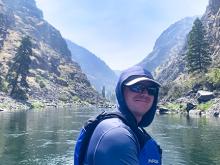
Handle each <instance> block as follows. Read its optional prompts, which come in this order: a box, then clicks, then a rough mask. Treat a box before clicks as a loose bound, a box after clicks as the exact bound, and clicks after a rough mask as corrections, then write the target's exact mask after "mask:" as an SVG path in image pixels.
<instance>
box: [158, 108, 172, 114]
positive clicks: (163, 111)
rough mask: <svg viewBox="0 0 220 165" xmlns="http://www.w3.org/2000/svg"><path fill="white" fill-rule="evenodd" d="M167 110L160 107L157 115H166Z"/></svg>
mask: <svg viewBox="0 0 220 165" xmlns="http://www.w3.org/2000/svg"><path fill="white" fill-rule="evenodd" d="M169 111H170V110H169V109H167V108H162V107H160V108H159V110H158V112H159V114H161V115H162V114H168V113H169Z"/></svg>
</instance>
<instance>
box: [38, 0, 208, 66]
mask: <svg viewBox="0 0 220 165" xmlns="http://www.w3.org/2000/svg"><path fill="white" fill-rule="evenodd" d="M36 2H37V6H38V7H39V8H40V9H41V10H42V11H43V13H44V18H45V20H47V21H48V22H49V23H50V24H52V25H53V26H54V27H56V28H57V29H58V30H59V31H60V32H61V34H62V35H63V36H64V37H65V38H68V39H70V40H72V41H73V42H74V43H76V44H78V45H80V46H82V47H84V48H86V49H88V50H89V51H91V52H92V53H94V54H95V55H96V56H98V57H100V58H101V59H102V60H104V61H105V62H106V64H108V65H109V66H110V67H111V68H112V69H114V70H116V69H117V70H121V69H125V68H127V67H129V66H131V65H134V64H136V63H138V62H140V61H141V60H142V59H144V58H145V57H146V56H147V55H148V53H150V52H151V51H152V49H153V46H154V43H155V41H156V39H157V38H158V37H159V35H160V34H161V33H162V32H163V31H164V30H165V29H166V28H168V27H169V26H170V25H171V24H173V23H175V22H176V21H178V20H180V19H182V18H184V17H187V16H195V15H202V14H203V13H204V12H205V9H206V6H207V5H208V0H36Z"/></svg>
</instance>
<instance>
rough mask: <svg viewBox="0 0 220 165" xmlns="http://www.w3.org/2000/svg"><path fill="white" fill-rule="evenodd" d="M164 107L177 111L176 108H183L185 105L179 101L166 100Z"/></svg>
mask: <svg viewBox="0 0 220 165" xmlns="http://www.w3.org/2000/svg"><path fill="white" fill-rule="evenodd" d="M164 107H165V108H166V109H169V110H173V111H177V110H183V109H184V108H185V105H183V104H180V103H170V102H168V103H167V104H165V105H164Z"/></svg>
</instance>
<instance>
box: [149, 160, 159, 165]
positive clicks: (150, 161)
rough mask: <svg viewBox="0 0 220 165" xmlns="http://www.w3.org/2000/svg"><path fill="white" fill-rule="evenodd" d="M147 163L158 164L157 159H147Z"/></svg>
mask: <svg viewBox="0 0 220 165" xmlns="http://www.w3.org/2000/svg"><path fill="white" fill-rule="evenodd" d="M148 163H152V164H159V160H157V159H148Z"/></svg>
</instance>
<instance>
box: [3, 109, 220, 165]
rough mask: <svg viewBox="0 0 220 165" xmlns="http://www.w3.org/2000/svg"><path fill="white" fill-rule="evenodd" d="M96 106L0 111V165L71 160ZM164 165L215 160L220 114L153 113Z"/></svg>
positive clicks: (210, 164)
mask: <svg viewBox="0 0 220 165" xmlns="http://www.w3.org/2000/svg"><path fill="white" fill-rule="evenodd" d="M98 112H99V110H94V109H70V108H66V109H48V110H29V111H17V112H0V165H35V164H36V165H61V164H66V165H72V164H73V152H74V145H75V142H76V141H75V140H76V138H77V135H78V133H79V129H80V128H81V126H82V124H83V122H84V121H85V120H86V119H88V118H89V117H90V116H94V115H95V114H97V113H98ZM147 131H148V132H149V134H150V135H152V136H153V137H154V138H155V139H156V140H157V142H158V143H159V144H160V146H161V148H162V149H163V164H164V165H219V164H220V119H219V118H206V117H201V118H189V117H186V116H184V115H160V116H156V117H155V120H154V122H153V124H152V125H151V126H150V127H149V128H147Z"/></svg>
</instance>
